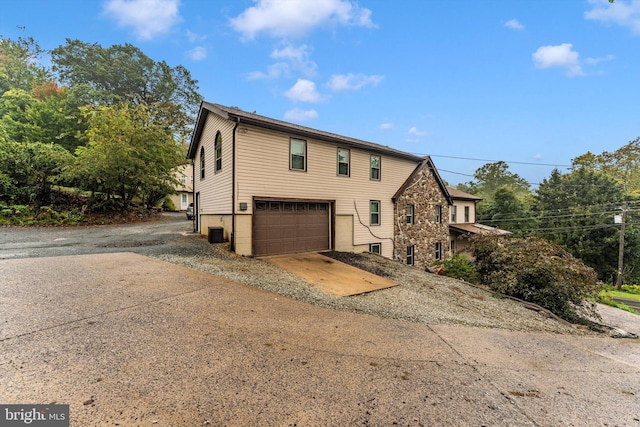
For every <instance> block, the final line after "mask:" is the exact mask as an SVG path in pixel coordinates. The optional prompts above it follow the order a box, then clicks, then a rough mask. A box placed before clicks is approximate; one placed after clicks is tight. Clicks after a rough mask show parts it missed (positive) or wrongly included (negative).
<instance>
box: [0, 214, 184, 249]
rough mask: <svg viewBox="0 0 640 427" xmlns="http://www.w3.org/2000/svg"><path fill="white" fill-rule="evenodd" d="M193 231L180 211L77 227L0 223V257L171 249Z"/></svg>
mask: <svg viewBox="0 0 640 427" xmlns="http://www.w3.org/2000/svg"><path fill="white" fill-rule="evenodd" d="M192 231H193V222H192V221H188V220H187V219H186V216H185V214H184V213H163V214H162V216H161V218H160V219H158V220H155V221H150V222H140V223H133V224H123V225H99V226H87V227H84V226H80V227H0V259H14V258H33V257H50V256H64V255H87V254H100V253H110V252H123V251H127V252H134V253H138V254H143V255H150V254H154V253H162V252H166V251H171V250H172V246H174V245H176V244H180V241H181V237H182V234H183V233H189V232H192Z"/></svg>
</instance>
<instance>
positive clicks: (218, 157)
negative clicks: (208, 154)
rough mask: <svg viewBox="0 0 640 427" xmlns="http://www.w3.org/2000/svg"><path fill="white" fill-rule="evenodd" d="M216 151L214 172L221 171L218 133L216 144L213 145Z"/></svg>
mask: <svg viewBox="0 0 640 427" xmlns="http://www.w3.org/2000/svg"><path fill="white" fill-rule="evenodd" d="M214 147H215V151H216V168H215V169H216V170H215V171H216V172H218V171H219V170H220V169H222V135H221V134H220V132H218V133H217V134H216V143H215V145H214Z"/></svg>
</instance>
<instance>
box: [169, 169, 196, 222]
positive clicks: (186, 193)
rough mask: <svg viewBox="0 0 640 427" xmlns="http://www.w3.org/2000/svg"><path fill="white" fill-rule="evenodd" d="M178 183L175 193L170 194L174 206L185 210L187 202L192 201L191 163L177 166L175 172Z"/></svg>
mask: <svg viewBox="0 0 640 427" xmlns="http://www.w3.org/2000/svg"><path fill="white" fill-rule="evenodd" d="M175 176H176V179H177V180H178V181H179V184H178V185H177V186H176V194H172V195H171V196H170V198H171V201H172V202H173V204H174V206H175V207H176V209H177V210H179V211H186V210H187V208H188V207H189V203H192V202H193V169H192V168H191V164H188V165H184V166H181V167H179V168H178V169H177V170H176V172H175Z"/></svg>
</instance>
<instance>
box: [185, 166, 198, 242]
mask: <svg viewBox="0 0 640 427" xmlns="http://www.w3.org/2000/svg"><path fill="white" fill-rule="evenodd" d="M195 175H196V159H195V157H194V158H193V159H191V200H193V202H192V203H193V218H191V222H192V223H193V232H194V233H195V232H197V231H198V230H196V223H197V222H198V219H197V218H196V215H198V212H197V211H196V209H197V210H198V211H199V210H200V207H199V206H196V176H195ZM187 202H189V201H188V200H187ZM187 209H189V203H187Z"/></svg>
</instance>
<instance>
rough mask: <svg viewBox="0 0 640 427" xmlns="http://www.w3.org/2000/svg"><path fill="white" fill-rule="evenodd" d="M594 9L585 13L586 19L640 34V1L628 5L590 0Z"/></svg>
mask: <svg viewBox="0 0 640 427" xmlns="http://www.w3.org/2000/svg"><path fill="white" fill-rule="evenodd" d="M589 3H591V4H592V5H593V9H591V10H589V11H587V12H585V13H584V17H585V19H591V20H593V21H599V22H601V23H603V24H613V25H620V26H621V27H626V28H628V29H630V30H631V32H632V33H633V34H640V1H638V0H631V2H630V3H627V2H625V1H623V0H616V1H615V2H614V3H609V2H608V1H607V0H589Z"/></svg>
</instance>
